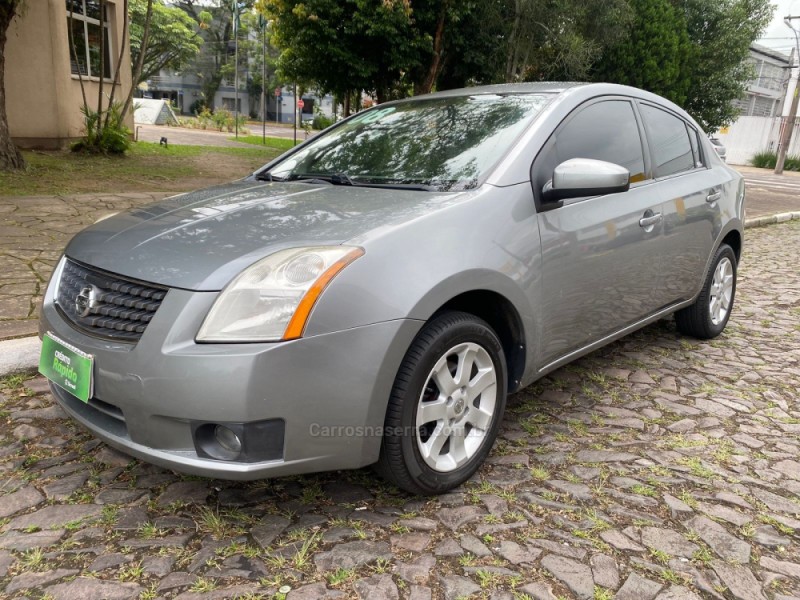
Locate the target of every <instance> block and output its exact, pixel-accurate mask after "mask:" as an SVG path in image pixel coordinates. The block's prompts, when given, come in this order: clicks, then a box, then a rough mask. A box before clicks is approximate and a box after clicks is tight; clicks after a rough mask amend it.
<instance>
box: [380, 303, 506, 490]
mask: <svg viewBox="0 0 800 600" xmlns="http://www.w3.org/2000/svg"><path fill="white" fill-rule="evenodd" d="M506 390H507V377H506V362H505V357H504V355H503V349H502V345H501V343H500V340H499V339H498V337H497V335H496V334H495V332H494V331H493V330H492V328H491V327H490V326H489V325H488V324H487V323H486V322H484V321H483V320H481V319H478V318H477V317H475V316H473V315H470V314H468V313H462V312H446V313H442V314H440V315H439V316H437V317H435V318H434V319H433V320H431V321H430V322H428V323H427V324H426V325H425V327H423V329H422V331H420V333H419V334H418V335H417V337H416V338H415V339H414V342H413V343H412V344H411V347H410V348H409V350H408V352H407V353H406V356H405V358H404V359H403V363H402V365H401V366H400V370H399V372H398V374H397V378H396V379H395V383H394V387H393V389H392V395H391V397H390V399H389V406H388V409H387V413H386V422H385V430H384V432H383V433H384V436H383V442H382V446H381V456H380V460H379V461H378V464H377V465H376V467H377V470H378V472H379V473H380V474H381V475H383V476H384V477H385V478H386V479H388V480H389V481H391V482H393V483H394V484H396V485H397V486H398V487H401V488H403V489H405V490H407V491H409V492H412V493H416V494H438V493H442V492H446V491H447V490H449V489H452V488H454V487H456V486H458V485H459V484H461V483H463V482H464V481H466V480H467V479H469V478H470V477H471V476H472V475H473V474H474V473H475V471H477V469H478V467H480V465H481V464H482V463H483V461H484V460H485V459H486V456H487V455H488V454H489V451H490V450H491V447H492V444H493V443H494V440H495V438H496V437H497V431H498V429H499V427H500V421H501V419H502V417H503V411H504V409H505V403H506Z"/></svg>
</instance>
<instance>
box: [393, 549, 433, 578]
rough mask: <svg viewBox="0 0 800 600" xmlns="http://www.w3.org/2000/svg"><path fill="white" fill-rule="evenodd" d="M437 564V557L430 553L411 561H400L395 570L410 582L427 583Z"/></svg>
mask: <svg viewBox="0 0 800 600" xmlns="http://www.w3.org/2000/svg"><path fill="white" fill-rule="evenodd" d="M435 566H436V559H435V558H434V557H433V556H431V555H430V554H424V555H422V556H420V557H418V558H416V559H415V560H412V561H410V562H402V561H398V562H397V563H396V564H395V572H396V573H397V574H398V576H400V578H401V579H404V580H405V581H407V582H409V583H425V582H426V581H427V580H428V578H429V577H430V575H431V571H432V569H433V568H434V567H435Z"/></svg>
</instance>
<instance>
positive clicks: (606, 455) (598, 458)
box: [575, 450, 639, 463]
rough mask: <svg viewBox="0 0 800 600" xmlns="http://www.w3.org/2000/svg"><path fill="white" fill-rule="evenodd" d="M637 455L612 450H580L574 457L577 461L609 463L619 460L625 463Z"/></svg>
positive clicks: (636, 457) (634, 458)
mask: <svg viewBox="0 0 800 600" xmlns="http://www.w3.org/2000/svg"><path fill="white" fill-rule="evenodd" d="M638 458H639V456H637V455H636V454H630V453H629V452H614V451H611V450H581V451H580V452H578V454H577V455H576V456H575V459H576V460H578V461H579V462H588V463H609V462H621V463H627V462H632V461H634V460H636V459H638Z"/></svg>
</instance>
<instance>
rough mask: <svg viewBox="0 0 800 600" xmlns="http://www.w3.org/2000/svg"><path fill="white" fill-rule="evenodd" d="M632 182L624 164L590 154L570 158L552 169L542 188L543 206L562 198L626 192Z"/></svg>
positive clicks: (559, 204)
mask: <svg viewBox="0 0 800 600" xmlns="http://www.w3.org/2000/svg"><path fill="white" fill-rule="evenodd" d="M630 185H631V174H630V172H629V171H628V169H626V168H625V167H620V166H619V165H615V164H614V163H610V162H606V161H604V160H593V159H591V158H572V159H570V160H567V161H564V162H563V163H561V164H560V165H558V166H557V167H556V168H555V170H554V171H553V179H551V180H550V181H548V182H547V183H546V184H545V186H544V188H543V189H542V196H543V199H544V201H545V203H546V204H545V209H547V208H556V206H549V204H550V203H557V204H558V206H561V203H560V202H559V201H560V200H563V199H565V198H581V197H583V196H602V195H603V194H615V193H618V192H627V191H628V189H629V188H630Z"/></svg>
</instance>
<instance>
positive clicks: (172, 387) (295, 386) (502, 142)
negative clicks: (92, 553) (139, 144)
mask: <svg viewBox="0 0 800 600" xmlns="http://www.w3.org/2000/svg"><path fill="white" fill-rule="evenodd" d="M744 200H745V198H744V184H743V180H742V177H741V176H740V175H739V174H738V173H737V172H735V171H734V170H732V169H730V168H729V167H727V166H726V165H725V164H724V163H723V162H722V161H721V160H720V159H719V157H718V156H717V154H716V152H715V151H714V147H713V146H712V144H711V142H710V141H709V140H708V137H707V136H706V135H705V134H704V133H703V131H702V130H701V128H700V127H699V126H698V125H697V123H696V122H695V121H694V120H692V119H691V117H689V116H688V115H687V114H686V113H685V112H684V111H682V110H681V109H680V108H678V107H677V106H675V105H674V104H672V103H671V102H669V101H667V100H665V99H663V98H661V97H659V96H656V95H653V94H650V93H647V92H644V91H641V90H637V89H633V88H630V87H623V86H617V85H608V84H593V85H575V84H519V85H517V84H514V85H501V86H493V87H481V88H472V89H463V90H454V91H447V92H442V93H437V94H432V95H427V96H421V97H417V98H411V99H407V100H401V101H397V102H391V103H387V104H383V105H379V106H377V107H375V108H373V109H370V110H366V111H362V112H360V113H358V114H356V115H355V116H352V117H350V118H349V119H347V120H344V121H342V122H340V123H337V124H336V125H334V126H332V127H330V128H329V129H327V130H326V131H325V132H323V133H322V134H320V135H319V136H318V137H315V138H313V139H311V140H309V141H307V142H306V143H304V144H302V145H300V146H298V147H297V148H295V149H293V150H291V151H289V152H287V153H286V154H284V155H283V156H281V157H279V158H278V159H276V160H274V161H273V162H271V163H269V164H267V165H266V166H265V167H263V168H262V169H260V170H259V171H257V172H256V173H254V174H253V175H252V176H250V177H247V178H245V179H242V180H240V181H236V182H233V183H230V184H227V185H221V186H217V187H214V188H210V189H205V190H200V191H196V192H191V193H188V194H183V195H180V196H175V197H172V198H168V199H166V200H164V201H162V202H160V203H157V204H153V205H151V206H149V207H146V208H139V209H136V210H131V211H129V212H126V213H122V214H118V215H116V216H112V217H111V218H108V219H105V220H103V221H101V222H98V223H96V224H94V225H93V226H91V227H89V228H88V229H86V230H84V231H83V232H81V233H79V234H78V235H76V236H75V237H74V238H73V239H72V241H71V242H70V243H69V245H68V246H67V248H66V251H65V254H64V257H63V258H62V259H61V260H60V262H59V264H58V266H57V268H56V269H55V272H54V274H53V277H52V279H51V281H50V283H49V285H48V287H47V290H46V294H45V297H44V303H43V309H42V317H41V326H40V332H41V335H42V336H43V342H44V343H43V351H42V358H41V364H40V368H41V370H42V372H43V373H45V375H47V376H48V377H49V378H50V379H51V381H52V386H51V388H52V391H53V394H54V396H55V398H56V400H57V401H58V403H59V404H60V405H61V406H62V407H63V408H64V410H66V411H67V412H68V413H69V414H70V415H71V416H72V417H73V418H75V419H76V420H77V421H79V422H80V423H82V424H83V425H84V426H86V427H87V428H88V429H90V430H91V431H93V432H94V433H95V434H96V435H97V436H98V437H99V438H101V439H103V440H104V441H106V442H107V443H108V444H110V445H111V446H114V447H116V448H119V449H121V450H123V451H124V452H127V453H129V454H131V455H133V456H137V457H140V458H142V459H144V460H147V461H150V462H153V463H155V464H158V465H162V466H164V467H168V468H173V469H176V470H179V471H184V472H187V473H194V474H199V475H204V476H209V477H219V478H228V479H253V478H261V477H272V476H280V475H289V474H297V473H308V472H314V471H321V470H331V469H351V468H358V467H363V466H365V465H371V464H375V465H376V467H377V469H378V471H379V472H380V473H381V474H383V475H384V476H385V477H386V478H388V479H389V480H390V481H392V482H394V483H396V484H397V485H398V486H400V487H402V488H404V489H406V490H409V491H411V492H416V493H422V494H433V493H439V492H444V491H446V490H449V489H451V488H453V487H455V486H457V485H459V484H460V483H462V482H464V481H465V480H467V479H468V478H469V477H470V476H472V475H473V474H474V473H475V471H476V470H477V469H478V467H479V466H480V465H481V463H482V462H483V461H484V459H485V458H486V456H487V455H488V453H489V451H490V449H491V447H492V444H493V443H494V441H495V438H496V436H497V433H498V429H499V427H500V423H501V420H502V418H503V411H504V408H505V404H506V396H507V395H508V394H509V393H511V392H515V391H517V390H520V389H522V388H523V387H525V386H527V385H528V384H530V383H532V382H533V381H536V380H537V379H539V378H541V377H542V376H544V375H545V374H547V373H549V372H551V371H553V370H555V369H557V368H559V367H560V366H562V365H565V364H567V363H568V362H570V361H572V360H574V359H576V358H578V357H579V356H582V355H584V354H587V353H588V352H591V351H592V350H594V349H596V348H599V347H601V346H603V345H604V344H608V343H609V342H611V341H613V340H616V339H618V338H620V337H622V336H624V335H626V334H628V333H630V332H632V331H635V330H637V329H639V328H641V327H643V326H644V325H647V324H648V323H651V322H653V321H655V320H657V319H660V318H662V317H666V316H668V315H670V314H672V313H674V314H675V319H676V322H677V327H678V330H679V331H681V332H683V333H684V334H687V335H691V336H695V337H699V338H713V337H714V336H717V335H719V334H720V333H721V332H722V331H723V329H724V328H725V325H726V323H727V322H728V319H729V318H730V315H731V309H732V307H733V302H734V294H735V290H736V268H737V264H738V261H739V258H740V255H741V252H742V220H743V219H742V215H743V211H744Z"/></svg>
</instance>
